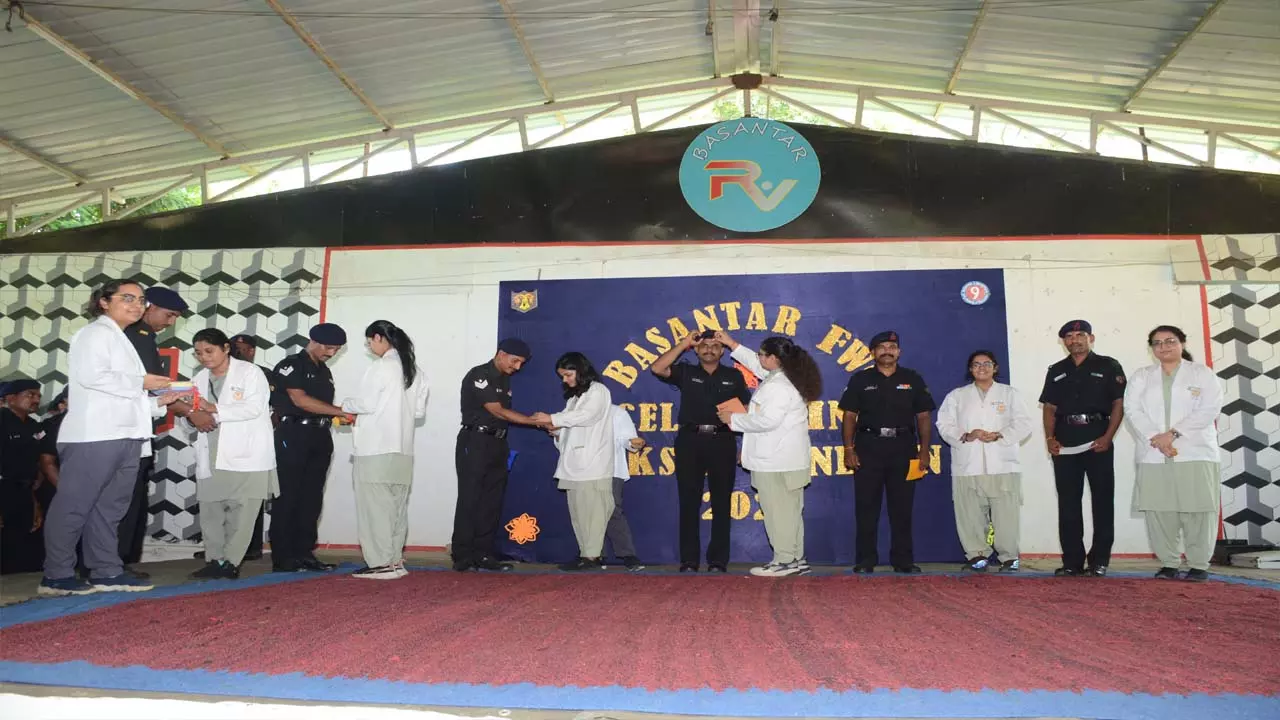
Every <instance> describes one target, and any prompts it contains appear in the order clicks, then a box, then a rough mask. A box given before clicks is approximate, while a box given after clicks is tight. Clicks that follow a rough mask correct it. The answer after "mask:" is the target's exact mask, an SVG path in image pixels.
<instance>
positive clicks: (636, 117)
mask: <svg viewBox="0 0 1280 720" xmlns="http://www.w3.org/2000/svg"><path fill="white" fill-rule="evenodd" d="M643 130H644V128H642V127H640V100H639V98H635V97H633V98H631V132H632V134H634V135H639V134H640V133H641V132H642V131H643Z"/></svg>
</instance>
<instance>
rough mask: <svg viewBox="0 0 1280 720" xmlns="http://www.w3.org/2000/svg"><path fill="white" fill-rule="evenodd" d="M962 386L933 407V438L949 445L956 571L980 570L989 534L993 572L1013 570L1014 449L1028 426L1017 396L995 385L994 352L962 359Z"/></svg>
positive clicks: (1017, 476)
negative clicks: (959, 557) (960, 553)
mask: <svg viewBox="0 0 1280 720" xmlns="http://www.w3.org/2000/svg"><path fill="white" fill-rule="evenodd" d="M968 368H969V369H968V370H967V371H966V377H967V378H968V379H969V380H970V383H969V384H968V385H965V386H963V387H959V388H956V389H955V390H952V391H951V392H949V393H947V397H946V398H945V399H944V400H943V401H942V407H941V408H939V409H938V434H939V435H941V436H942V439H943V440H945V441H947V444H948V445H950V446H951V500H952V504H953V505H954V506H955V513H956V531H957V533H959V535H960V545H961V546H962V547H963V548H964V554H965V557H966V558H968V560H967V561H966V562H965V564H964V566H963V567H961V570H963V571H966V572H986V570H987V558H989V557H990V556H991V545H989V544H988V543H987V527H988V523H990V526H991V527H993V528H995V533H996V536H995V546H996V548H995V549H996V553H997V555H996V559H997V560H999V561H1000V567H999V568H998V570H999V571H1000V572H1017V570H1018V563H1019V558H1018V537H1019V532H1020V525H1019V517H1020V514H1021V507H1022V474H1021V472H1020V468H1021V466H1020V464H1019V463H1018V446H1019V445H1020V444H1021V443H1022V441H1024V440H1026V439H1027V438H1029V437H1031V430H1032V424H1033V420H1032V419H1031V414H1030V413H1029V412H1028V411H1027V408H1026V406H1025V405H1024V404H1023V402H1022V396H1021V395H1019V394H1018V391H1017V390H1014V389H1013V388H1012V387H1009V386H1008V385H1005V384H1004V383H999V382H996V377H997V376H998V375H999V373H1000V364H999V363H998V362H996V356H995V353H993V352H991V351H990V350H978V351H975V352H973V353H971V354H970V355H969V362H968Z"/></svg>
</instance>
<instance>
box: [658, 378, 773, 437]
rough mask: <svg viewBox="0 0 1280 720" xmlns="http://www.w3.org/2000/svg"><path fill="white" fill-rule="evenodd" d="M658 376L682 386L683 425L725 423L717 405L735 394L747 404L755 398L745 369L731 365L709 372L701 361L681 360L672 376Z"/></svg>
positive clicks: (679, 418)
mask: <svg viewBox="0 0 1280 720" xmlns="http://www.w3.org/2000/svg"><path fill="white" fill-rule="evenodd" d="M655 377H657V378H658V379H659V380H661V381H662V382H664V383H667V384H668V385H672V386H674V387H676V388H679V389H680V413H679V415H678V416H677V419H678V422H679V423H680V425H681V426H686V425H687V426H693V425H724V423H722V422H720V417H719V416H718V415H717V414H716V406H717V405H719V404H720V403H722V402H725V401H727V400H731V399H733V398H738V400H740V401H741V402H742V404H743V405H747V404H748V403H750V402H751V391H750V390H747V383H746V381H745V380H743V379H742V373H741V372H740V371H738V370H735V369H733V368H731V367H729V366H727V365H717V366H716V369H715V372H712V373H708V372H707V371H706V370H703V369H702V364H701V363H699V364H697V365H695V364H693V363H687V362H678V363H675V364H674V365H672V366H671V375H670V376H669V377H662V376H661V375H655Z"/></svg>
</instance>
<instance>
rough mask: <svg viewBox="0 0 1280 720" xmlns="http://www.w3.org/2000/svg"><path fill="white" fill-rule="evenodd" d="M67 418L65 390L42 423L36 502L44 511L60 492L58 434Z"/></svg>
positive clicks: (48, 410) (64, 389)
mask: <svg viewBox="0 0 1280 720" xmlns="http://www.w3.org/2000/svg"><path fill="white" fill-rule="evenodd" d="M66 418H67V390H66V388H63V390H62V392H60V393H58V394H57V395H56V396H54V398H53V400H51V401H50V402H49V405H48V406H47V407H46V408H45V417H44V420H43V421H42V422H41V423H40V424H41V425H42V426H43V429H44V438H43V439H41V440H40V483H39V484H38V485H37V486H36V500H37V501H38V502H39V503H40V507H41V509H44V510H47V509H49V505H50V504H52V503H53V496H54V495H56V494H57V492H58V481H59V480H60V479H61V475H60V474H59V471H60V470H61V469H62V465H61V464H60V463H59V462H58V432H59V431H60V430H62V421H63V420H65V419H66Z"/></svg>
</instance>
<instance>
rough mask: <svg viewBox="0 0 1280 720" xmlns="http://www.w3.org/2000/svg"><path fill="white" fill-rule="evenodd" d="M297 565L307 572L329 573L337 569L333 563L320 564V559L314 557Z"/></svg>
mask: <svg viewBox="0 0 1280 720" xmlns="http://www.w3.org/2000/svg"><path fill="white" fill-rule="evenodd" d="M298 565H299V566H300V567H301V568H302V569H303V570H306V571H307V572H329V571H330V570H332V569H334V568H336V567H338V566H337V565H334V564H333V563H327V562H321V561H320V559H319V558H317V557H315V556H312V557H309V558H307V559H305V560H303V561H302V562H300V563H298Z"/></svg>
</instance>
